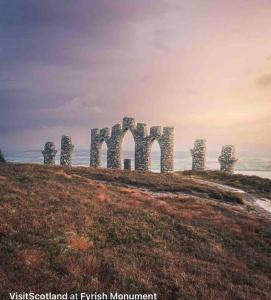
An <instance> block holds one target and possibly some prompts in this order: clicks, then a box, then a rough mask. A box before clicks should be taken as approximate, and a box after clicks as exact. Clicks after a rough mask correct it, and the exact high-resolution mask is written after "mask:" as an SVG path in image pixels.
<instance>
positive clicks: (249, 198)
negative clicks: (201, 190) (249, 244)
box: [193, 179, 271, 220]
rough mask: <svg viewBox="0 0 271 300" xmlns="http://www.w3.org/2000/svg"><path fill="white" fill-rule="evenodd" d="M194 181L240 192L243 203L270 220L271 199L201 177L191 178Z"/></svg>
mask: <svg viewBox="0 0 271 300" xmlns="http://www.w3.org/2000/svg"><path fill="white" fill-rule="evenodd" d="M193 181H194V182H196V183H199V184H205V185H208V186H211V187H216V188H219V189H222V190H224V191H228V192H234V193H240V194H241V195H242V197H243V199H244V201H245V204H246V205H248V206H250V207H251V208H252V209H253V210H255V212H256V213H257V214H258V215H260V216H265V217H267V218H268V219H270V220H271V200H270V199H266V198H261V197H256V196H254V195H252V194H250V193H247V192H245V191H244V190H241V189H237V188H233V187H231V186H228V185H224V184H220V183H216V182H212V181H207V180H202V179H193Z"/></svg>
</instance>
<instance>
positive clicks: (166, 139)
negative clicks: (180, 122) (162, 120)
mask: <svg viewBox="0 0 271 300" xmlns="http://www.w3.org/2000/svg"><path fill="white" fill-rule="evenodd" d="M159 144H160V148H161V172H162V173H169V172H173V171H174V163H173V160H174V128H173V127H164V129H163V135H162V137H161V138H160V139H159Z"/></svg>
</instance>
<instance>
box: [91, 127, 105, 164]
mask: <svg viewBox="0 0 271 300" xmlns="http://www.w3.org/2000/svg"><path fill="white" fill-rule="evenodd" d="M99 135H100V130H99V129H98V128H94V129H91V148H90V165H91V166H92V167H95V168H98V167H100V166H101V148H102V145H101V143H100V140H99Z"/></svg>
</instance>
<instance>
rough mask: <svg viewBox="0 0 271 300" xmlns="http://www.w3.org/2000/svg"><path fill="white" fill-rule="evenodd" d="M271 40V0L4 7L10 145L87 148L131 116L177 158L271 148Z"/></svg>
mask: <svg viewBox="0 0 271 300" xmlns="http://www.w3.org/2000/svg"><path fill="white" fill-rule="evenodd" d="M270 37H271V1H270V0H220V1H215V0H204V1H202V0H185V1H184V0H137V1H134V0H114V1H107V0H77V1H72V0H58V1H53V0H46V1H36V0H25V1H20V0H12V1H6V0H0V148H3V149H42V148H43V145H44V143H45V142H46V141H54V142H55V143H56V145H57V146H58V145H59V144H60V139H61V135H63V134H67V135H71V137H72V139H73V143H74V144H75V146H76V147H77V148H88V147H89V144H90V129H91V128H96V127H111V126H112V125H114V124H116V123H119V122H121V121H122V118H123V117H124V116H130V117H134V118H135V119H136V121H138V122H143V123H147V124H148V125H149V126H155V125H162V126H174V127H175V149H176V150H186V149H190V148H191V147H192V145H193V141H194V140H195V139H197V138H205V139H206V140H207V143H208V147H209V148H210V149H220V148H221V147H222V145H224V144H234V145H236V147H237V149H241V150H251V151H252V150H256V151H267V152H268V151H270V150H271V138H270V132H271V118H270V113H271V38H270ZM130 144H131V143H128V146H127V147H130V146H131V147H132V145H130Z"/></svg>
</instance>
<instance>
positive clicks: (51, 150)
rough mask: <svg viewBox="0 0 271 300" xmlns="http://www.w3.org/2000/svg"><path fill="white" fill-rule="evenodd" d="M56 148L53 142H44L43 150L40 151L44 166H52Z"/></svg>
mask: <svg viewBox="0 0 271 300" xmlns="http://www.w3.org/2000/svg"><path fill="white" fill-rule="evenodd" d="M56 153H57V151H56V147H55V144H54V143H53V142H46V143H45V145H44V150H43V151H42V155H43V157H44V160H43V161H44V164H45V165H54V164H55V157H56Z"/></svg>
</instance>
